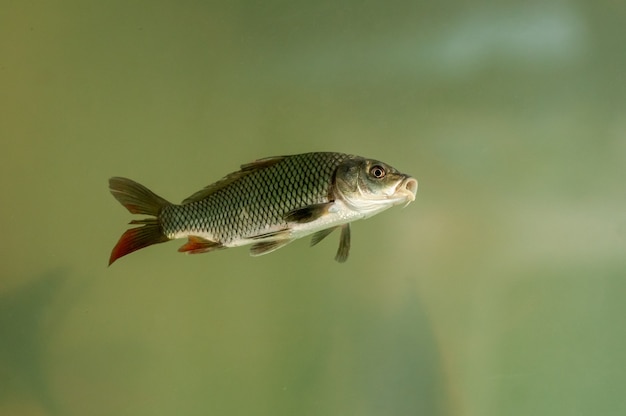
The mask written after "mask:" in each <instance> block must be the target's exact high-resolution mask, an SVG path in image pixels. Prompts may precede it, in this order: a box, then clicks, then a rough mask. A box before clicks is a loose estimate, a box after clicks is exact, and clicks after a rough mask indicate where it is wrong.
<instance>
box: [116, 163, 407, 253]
mask: <svg viewBox="0 0 626 416" xmlns="http://www.w3.org/2000/svg"><path fill="white" fill-rule="evenodd" d="M109 189H110V192H111V194H112V195H113V196H114V197H115V199H117V200H118V201H119V202H120V203H121V204H122V205H123V206H124V207H125V208H126V209H127V210H128V211H129V212H130V213H132V214H142V215H144V216H149V217H148V218H144V219H137V220H132V221H131V222H130V224H132V225H138V226H137V227H133V228H130V229H128V230H127V231H126V232H125V233H124V234H123V235H122V236H121V237H120V239H119V241H118V242H117V244H116V245H115V247H113V250H112V251H111V255H110V257H109V265H111V264H113V262H115V261H116V260H118V259H119V258H120V257H123V256H126V255H127V254H130V253H133V252H135V251H137V250H139V249H142V248H145V247H148V246H151V245H154V244H159V243H164V242H166V241H170V240H174V239H180V238H187V242H186V243H185V244H183V245H182V246H181V247H180V248H179V249H178V251H179V252H185V253H189V254H198V253H208V252H212V251H216V250H220V249H225V248H229V247H239V246H244V245H251V247H250V254H251V255H252V256H260V255H263V254H267V253H271V252H273V251H275V250H278V249H279V248H282V247H284V246H286V245H287V244H289V243H291V242H292V241H294V240H296V239H299V238H302V237H305V236H308V235H311V234H312V239H311V246H314V245H316V244H317V243H319V242H320V241H322V240H323V239H324V238H326V237H327V236H328V235H329V234H330V233H331V232H333V231H334V230H340V231H341V234H340V237H339V248H338V250H337V253H336V256H335V260H337V261H338V262H345V261H346V260H347V258H348V255H349V252H350V223H351V222H353V221H356V220H359V219H365V218H369V217H371V216H373V215H376V214H378V213H380V212H382V211H384V210H386V209H388V208H390V207H392V206H395V205H405V206H406V205H408V204H409V203H411V202H412V201H414V200H415V195H416V192H417V180H416V179H415V178H413V177H411V176H409V175H407V174H404V173H401V172H399V171H398V170H396V169H395V168H393V167H392V166H390V165H388V164H386V163H383V162H380V161H378V160H374V159H368V158H364V157H361V156H355V155H350V154H345V153H336V152H312V153H302V154H294V155H286V156H273V157H267V158H263V159H259V160H256V161H254V162H252V163H247V164H244V165H241V167H240V170H238V171H236V172H233V173H230V174H228V175H226V176H225V177H223V178H222V179H220V180H218V181H217V182H215V183H213V184H211V185H208V186H207V187H205V188H203V189H201V190H200V191H198V192H196V193H194V194H192V195H191V196H189V197H188V198H186V199H185V200H183V201H182V203H180V204H173V203H171V202H169V201H167V200H165V199H163V198H161V197H160V196H158V195H156V194H155V193H154V192H152V191H150V190H149V189H148V188H146V187H145V186H143V185H141V184H139V183H137V182H135V181H133V180H131V179H128V178H123V177H112V178H110V179H109Z"/></svg>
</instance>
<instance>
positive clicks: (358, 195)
mask: <svg viewBox="0 0 626 416" xmlns="http://www.w3.org/2000/svg"><path fill="white" fill-rule="evenodd" d="M334 185H335V194H336V197H338V198H340V199H341V200H342V201H343V202H344V203H346V204H347V205H348V207H349V208H350V209H352V210H354V211H358V212H360V213H362V214H363V215H364V217H369V216H371V215H374V214H377V213H379V212H381V211H383V210H385V209H387V208H390V207H392V206H394V205H400V204H404V205H405V206H406V205H408V204H409V203H411V202H412V201H414V200H415V193H416V192H417V180H416V179H415V178H412V177H411V176H409V175H406V174H404V173H401V172H399V171H398V170H397V169H395V168H393V167H392V166H389V165H388V164H386V163H383V162H381V161H378V160H373V159H364V158H352V159H348V160H346V161H344V162H343V163H342V164H341V165H340V166H339V167H338V168H337V171H336V174H335V184H334Z"/></svg>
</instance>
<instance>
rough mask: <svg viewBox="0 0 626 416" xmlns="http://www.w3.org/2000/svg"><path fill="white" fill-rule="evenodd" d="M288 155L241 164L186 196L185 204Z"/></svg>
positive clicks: (204, 196) (198, 199) (202, 197)
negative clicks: (236, 168)
mask: <svg viewBox="0 0 626 416" xmlns="http://www.w3.org/2000/svg"><path fill="white" fill-rule="evenodd" d="M286 157H287V156H273V157H266V158H265V159H259V160H255V161H254V162H251V163H246V164H245V165H241V169H240V170H238V171H237V172H233V173H229V174H228V175H226V176H224V177H223V178H222V179H220V180H219V181H217V182H215V183H212V184H211V185H208V186H206V187H205V188H203V189H201V190H199V191H198V192H196V193H195V194H193V195H191V196H190V197H188V198H185V200H183V202H182V203H183V204H189V203H190V202H196V201H200V200H201V199H204V198H206V197H207V196H209V195H211V194H212V193H214V192H217V191H219V190H220V189H222V188H224V187H226V186H228V185H230V184H231V183H233V182H235V181H236V180H238V179H241V178H243V177H244V176H247V175H249V174H251V173H254V172H256V171H258V170H261V169H265V168H267V167H269V166H272V165H274V164H276V163H278V162H280V161H281V160H283V159H284V158H286Z"/></svg>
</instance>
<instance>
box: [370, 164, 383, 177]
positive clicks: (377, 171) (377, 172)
mask: <svg viewBox="0 0 626 416" xmlns="http://www.w3.org/2000/svg"><path fill="white" fill-rule="evenodd" d="M385 173H386V172H385V168H383V167H382V166H380V165H374V166H372V167H371V168H370V175H372V176H373V177H374V178H376V179H382V178H384V177H385Z"/></svg>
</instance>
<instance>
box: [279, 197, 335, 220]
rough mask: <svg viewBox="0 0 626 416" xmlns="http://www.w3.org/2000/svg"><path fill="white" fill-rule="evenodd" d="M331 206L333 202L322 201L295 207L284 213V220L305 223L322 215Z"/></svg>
mask: <svg viewBox="0 0 626 416" xmlns="http://www.w3.org/2000/svg"><path fill="white" fill-rule="evenodd" d="M332 206H333V202H324V203H322V204H312V205H307V206H306V207H302V208H297V209H294V210H291V211H289V212H288V213H287V214H286V215H285V220H286V221H288V222H297V223H307V222H311V221H315V220H316V219H318V218H320V217H321V216H322V215H324V214H326V213H327V212H328V210H329V209H330V207H332Z"/></svg>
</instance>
